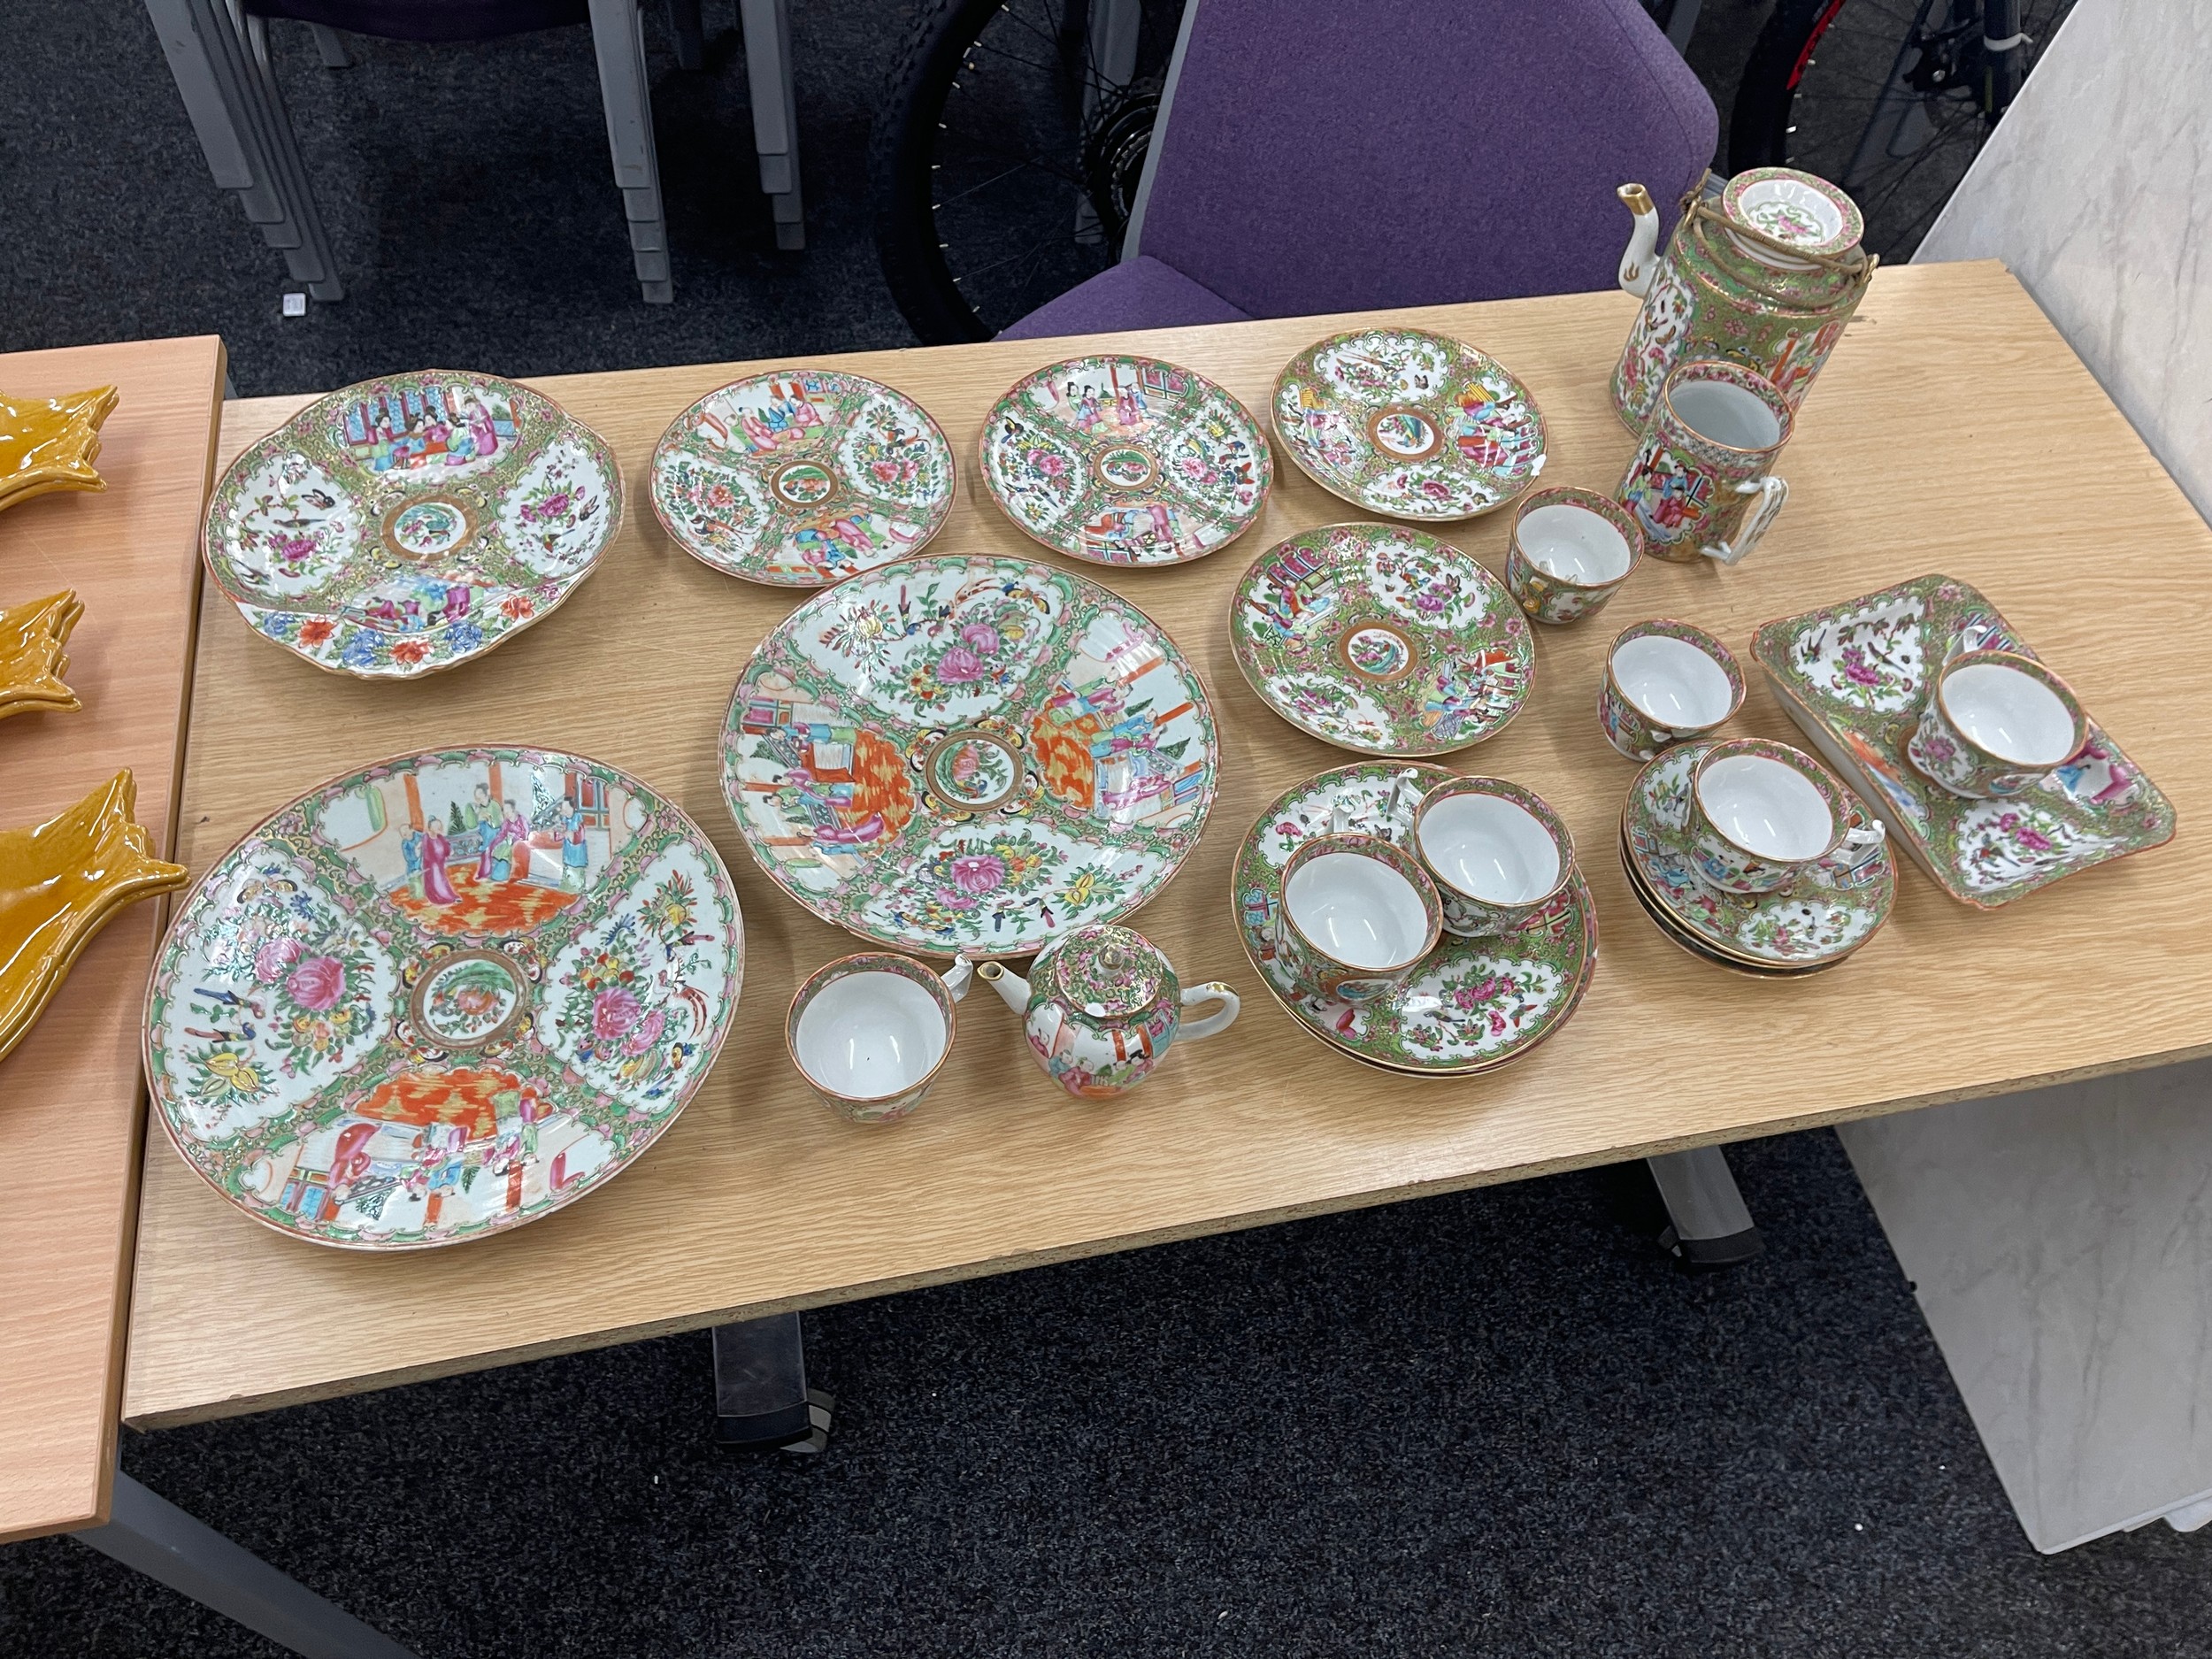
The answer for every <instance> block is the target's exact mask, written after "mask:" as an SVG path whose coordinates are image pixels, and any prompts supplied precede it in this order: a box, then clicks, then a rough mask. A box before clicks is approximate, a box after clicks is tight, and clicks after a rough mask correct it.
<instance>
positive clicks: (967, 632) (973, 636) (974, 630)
mask: <svg viewBox="0 0 2212 1659" xmlns="http://www.w3.org/2000/svg"><path fill="white" fill-rule="evenodd" d="M960 638H961V640H962V641H963V642H964V643H965V644H966V646H967V647H968V649H970V650H972V651H973V652H974V653H975V654H976V655H977V656H978V657H995V656H996V655H997V654H998V648H999V637H998V630H997V629H996V628H995V627H993V626H991V625H990V624H989V623H987V622H971V623H970V624H968V626H966V627H964V628H963V629H961V630H960Z"/></svg>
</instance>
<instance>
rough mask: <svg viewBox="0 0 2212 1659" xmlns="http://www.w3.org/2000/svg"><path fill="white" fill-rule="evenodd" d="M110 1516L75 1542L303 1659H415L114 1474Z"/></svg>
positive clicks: (296, 1582) (316, 1596) (129, 1480)
mask: <svg viewBox="0 0 2212 1659" xmlns="http://www.w3.org/2000/svg"><path fill="white" fill-rule="evenodd" d="M111 1517H112V1518H111V1519H110V1520H109V1522H108V1524H107V1525H105V1526H95V1527H88V1528H87V1529H86V1530H85V1531H83V1532H78V1533H76V1534H74V1536H75V1537H76V1539H77V1540H79V1541H80V1542H81V1543H85V1544H88V1545H90V1546H91V1547H92V1548H95V1549H96V1550H98V1551H99V1552H100V1553H101V1554H102V1555H109V1556H112V1557H113V1558H114V1559H115V1560H117V1561H119V1562H121V1563H123V1564H124V1565H125V1566H127V1567H135V1568H136V1569H137V1570H138V1571H141V1572H142V1573H144V1574H145V1575H146V1576H147V1577H148V1578H153V1579H156V1580H157V1581H158V1582H160V1583H162V1584H165V1585H167V1586H169V1587H170V1588H171V1589H172V1590H176V1591H180V1592H181V1593H182V1594H186V1595H188V1596H190V1597H191V1598H192V1599H193V1600H194V1601H197V1602H199V1603H200V1604H201V1605H202V1606H203V1607H211V1608H213V1609H215V1610H216V1611H217V1612H218V1613H220V1614H222V1615H224V1617H227V1618H234V1619H236V1620H237V1621H238V1622H239V1623H240V1624H243V1625H244V1626H245V1627H246V1628H247V1629H248V1630H250V1631H255V1632H259V1633H260V1634H261V1635H264V1636H266V1637H267V1638H268V1639H269V1640H271V1641H273V1642H275V1643H276V1644H277V1645H278V1646H279V1647H288V1648H290V1649H291V1650H292V1651H293V1652H294V1653H296V1654H299V1655H303V1659H414V1655H412V1654H411V1653H410V1652H409V1651H408V1650H407V1649H406V1648H404V1647H401V1646H400V1645H399V1644H398V1643H397V1642H396V1641H394V1640H392V1639H391V1638H390V1637H388V1636H385V1635H382V1634H380V1633H379V1632H376V1631H373V1630H372V1629H370V1628H369V1627H368V1626H367V1625H366V1624H363V1623H362V1622H361V1621H360V1620H359V1619H357V1618H356V1617H353V1615H352V1614H350V1613H348V1612H346V1611H344V1610H343V1609H341V1608H338V1607H336V1606H334V1605H333V1604H332V1603H331V1602H328V1601H325V1600H323V1598H322V1597H321V1596H319V1595H317V1594H315V1593H314V1592H313V1591H312V1590H310V1589H308V1588H307V1587H306V1586H303V1585H302V1584H300V1583H299V1582H298V1581H297V1580H296V1579H292V1578H286V1577H285V1576H284V1574H282V1573H280V1572H279V1571H277V1570H276V1569H275V1568H274V1567H272V1566H271V1565H270V1564H269V1563H267V1562H265V1561H264V1560H262V1559H261V1557H260V1556H258V1555H254V1554H253V1553H251V1552H250V1551H249V1550H246V1549H243V1548H240V1547H239V1546H238V1545H236V1544H234V1543H233V1542H231V1540H229V1539H227V1538H225V1537H224V1536H223V1535H222V1534H221V1533H220V1532H217V1531H216V1530H215V1529H214V1528H213V1527H211V1526H208V1525H204V1524H203V1523H201V1522H199V1521H196V1520H194V1519H193V1518H192V1517H190V1516H188V1515H187V1514H186V1513H185V1512H184V1511H183V1510H182V1509H179V1508H177V1506H176V1505H175V1504H173V1503H171V1502H169V1501H168V1500H167V1499H165V1498H159V1497H157V1496H155V1495H154V1494H152V1493H150V1492H149V1491H147V1490H146V1488H145V1487H143V1486H140V1485H139V1484H138V1482H136V1481H135V1480H133V1479H131V1478H130V1477H129V1476H128V1475H127V1474H124V1473H122V1472H121V1471H117V1473H116V1477H115V1500H114V1506H113V1509H112V1510H111Z"/></svg>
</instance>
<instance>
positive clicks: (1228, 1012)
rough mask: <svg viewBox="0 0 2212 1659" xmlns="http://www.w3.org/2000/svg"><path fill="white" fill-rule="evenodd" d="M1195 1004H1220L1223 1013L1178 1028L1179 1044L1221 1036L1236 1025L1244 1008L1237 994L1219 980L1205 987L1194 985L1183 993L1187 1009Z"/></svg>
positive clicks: (1211, 981)
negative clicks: (1239, 1013) (1240, 1011)
mask: <svg viewBox="0 0 2212 1659" xmlns="http://www.w3.org/2000/svg"><path fill="white" fill-rule="evenodd" d="M1194 1002H1219V1003H1220V1004H1221V1011H1220V1012H1219V1013H1217V1014H1209V1015H1207V1016H1206V1018H1203V1019H1194V1020H1192V1021H1191V1022H1190V1024H1188V1025H1180V1026H1178V1027H1177V1028H1176V1032H1175V1041H1178V1042H1196V1041H1199V1040H1200V1039H1201V1038H1204V1037H1217V1036H1219V1035H1220V1034H1221V1033H1223V1032H1225V1031H1226V1030H1228V1029H1229V1027H1230V1026H1232V1025H1235V1024H1236V1020H1237V1013H1238V1010H1240V1009H1241V1008H1242V1007H1243V1006H1244V1004H1243V1002H1240V1000H1239V999H1238V997H1237V994H1236V993H1235V992H1234V991H1233V990H1231V989H1230V988H1229V987H1227V986H1225V985H1224V984H1222V982H1221V981H1220V980H1218V979H1214V980H1210V981H1209V982H1208V983H1207V984H1204V985H1194V986H1193V987H1191V988H1190V989H1189V990H1187V991H1186V992H1184V993H1183V1006H1184V1007H1185V1008H1188V1007H1190V1006H1191V1005H1192V1004H1193V1003H1194Z"/></svg>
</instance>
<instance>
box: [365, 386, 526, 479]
mask: <svg viewBox="0 0 2212 1659" xmlns="http://www.w3.org/2000/svg"><path fill="white" fill-rule="evenodd" d="M338 426H339V434H338V435H339V441H340V442H342V443H343V444H344V445H345V448H346V450H347V453H349V455H351V456H352V457H353V458H354V459H355V460H356V461H357V462H359V463H360V464H361V465H363V466H364V467H365V468H367V469H368V470H369V471H370V472H377V473H384V472H400V473H407V472H421V473H425V474H434V475H442V476H446V477H452V476H455V475H456V474H457V473H459V472H463V471H466V472H481V471H482V470H483V469H484V467H486V466H488V465H490V464H491V462H492V461H493V459H494V458H495V457H497V456H498V455H499V454H500V452H501V451H502V449H504V448H506V447H507V446H509V445H511V444H512V443H513V442H514V440H515V434H516V432H517V426H516V424H515V413H514V410H513V408H512V407H511V405H510V403H509V402H508V400H507V399H506V398H505V397H504V396H502V395H501V394H500V393H498V392H497V391H495V390H492V389H490V388H479V387H472V386H468V385H465V384H463V383H461V382H458V381H456V382H454V383H452V384H449V385H447V384H441V383H439V382H437V381H434V380H421V381H415V380H396V381H393V382H390V383H388V384H387V383H384V382H379V383H378V384H377V385H375V386H374V387H372V388H370V390H369V393H368V396H365V397H362V398H359V399H357V400H356V401H355V402H353V403H348V404H346V405H345V406H344V407H343V408H342V410H341V411H339V416H338Z"/></svg>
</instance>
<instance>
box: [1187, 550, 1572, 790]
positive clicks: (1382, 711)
mask: <svg viewBox="0 0 2212 1659" xmlns="http://www.w3.org/2000/svg"><path fill="white" fill-rule="evenodd" d="M1229 641H1230V643H1231V645H1232V646H1233V648H1234V649H1235V652H1236V659H1237V666H1238V667H1239V668H1240V669H1242V670H1243V671H1244V677H1245V679H1246V680H1248V681H1249V682H1251V687H1252V689H1253V690H1254V691H1256V692H1257V693H1259V695H1260V700H1261V701H1262V702H1263V703H1266V704H1267V706H1268V707H1269V708H1271V709H1272V710H1275V712H1276V713H1278V714H1279V715H1281V716H1282V717H1283V718H1285V719H1286V720H1288V721H1289V722H1290V723H1291V724H1292V725H1293V726H1296V727H1298V729H1299V730H1301V731H1302V732H1310V733H1313V735H1314V736H1316V737H1317V738H1320V739H1321V740H1322V741H1325V742H1330V743H1334V744H1335V745H1336V746H1337V747H1338V748H1340V749H1356V750H1358V751H1359V752H1360V753H1362V754H1366V755H1445V754H1449V753H1450V752H1451V751H1452V750H1454V749H1465V748H1466V747H1467V746H1468V745H1469V744H1471V743H1479V742H1481V741H1482V740H1483V739H1485V738H1486V737H1491V736H1494V735H1495V734H1496V733H1498V732H1499V731H1501V730H1502V729H1503V727H1504V726H1505V723H1506V722H1507V721H1509V720H1510V719H1511V718H1513V717H1514V716H1515V715H1517V714H1518V713H1519V712H1520V711H1521V705H1522V704H1523V703H1525V702H1527V701H1528V694H1529V687H1530V686H1531V684H1532V681H1533V680H1534V679H1535V674H1536V648H1535V644H1534V642H1533V641H1532V640H1531V639H1530V637H1529V625H1528V621H1527V619H1526V618H1525V617H1524V616H1523V615H1522V614H1521V608H1520V606H1519V605H1517V604H1516V603H1513V596H1512V595H1510V594H1509V593H1507V592H1506V590H1505V588H1504V586H1503V585H1502V583H1500V582H1499V580H1498V579H1497V578H1496V577H1494V576H1493V575H1491V573H1490V572H1488V571H1486V570H1485V569H1484V568H1483V567H1482V566H1481V565H1479V564H1477V563H1476V562H1475V561H1474V560H1473V559H1472V558H1471V557H1468V556H1467V555H1466V554H1464V553H1463V552H1461V551H1460V550H1459V549H1457V548H1455V547H1450V546H1448V545H1447V544H1445V543H1444V542H1441V541H1438V540H1437V539H1436V538H1435V537H1434V536H1432V535H1430V534H1427V533H1426V532H1425V531H1421V530H1408V529H1402V528H1400V527H1399V526H1394V525H1381V524H1338V525H1325V526H1321V527H1320V528H1319V529H1315V530H1302V531H1300V532H1299V533H1298V534H1296V535H1294V536H1291V537H1289V538H1288V539H1286V540H1285V541H1278V542H1277V543H1276V544H1275V545H1274V546H1273V547H1271V548H1270V549H1267V551H1266V552H1264V553H1263V554H1261V555H1260V556H1259V557H1257V558H1256V559H1254V560H1253V561H1252V568H1251V569H1249V570H1248V571H1247V572H1244V579H1243V580H1241V581H1240V582H1239V583H1238V584H1237V590H1236V594H1235V595H1234V597H1233V598H1232V599H1231V600H1230V602H1229Z"/></svg>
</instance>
